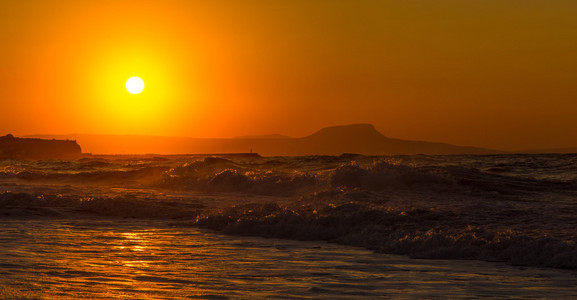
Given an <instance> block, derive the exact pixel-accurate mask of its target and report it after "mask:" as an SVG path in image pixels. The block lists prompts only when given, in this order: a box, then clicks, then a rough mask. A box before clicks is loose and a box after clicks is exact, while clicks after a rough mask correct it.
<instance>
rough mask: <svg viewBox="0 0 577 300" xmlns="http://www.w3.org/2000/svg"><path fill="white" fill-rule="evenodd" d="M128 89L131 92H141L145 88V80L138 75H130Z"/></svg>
mask: <svg viewBox="0 0 577 300" xmlns="http://www.w3.org/2000/svg"><path fill="white" fill-rule="evenodd" d="M126 89H127V90H128V92H129V93H131V94H140V92H142V90H143V89H144V81H142V79H140V77H138V76H134V77H130V78H128V80H127V81H126Z"/></svg>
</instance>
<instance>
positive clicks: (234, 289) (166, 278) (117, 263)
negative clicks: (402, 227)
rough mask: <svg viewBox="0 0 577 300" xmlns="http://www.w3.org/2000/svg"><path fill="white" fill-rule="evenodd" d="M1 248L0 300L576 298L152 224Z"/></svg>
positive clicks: (50, 234) (360, 255)
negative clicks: (73, 299)
mask: <svg viewBox="0 0 577 300" xmlns="http://www.w3.org/2000/svg"><path fill="white" fill-rule="evenodd" d="M143 223H146V224H143ZM0 241H1V242H2V243H0V275H1V276H0V298H14V297H16V296H17V297H21V298H22V297H24V298H33V299H35V298H55V299H56V298H58V299H62V298H93V299H110V298H128V299H133V298H136V299H142V298H184V297H189V298H195V297H198V298H276V297H281V298H286V297H289V298H290V297H296V298H300V297H313V298H319V297H320V298H333V297H339V298H358V297H363V298H372V297H379V296H383V295H387V296H395V295H396V296H402V297H418V298H422V297H425V298H427V297H455V298H462V297H499V298H523V297H534V296H542V297H555V296H567V295H571V296H577V291H576V290H575V288H574V287H575V286H577V276H576V274H575V272H568V271H567V272H564V271H559V270H552V269H538V268H516V267H511V266H508V265H505V264H492V263H484V262H475V261H446V260H413V259H408V258H405V257H399V256H389V255H381V254H374V253H372V252H370V251H367V250H363V249H358V248H351V247H345V246H339V245H333V244H327V243H317V242H299V241H289V240H275V239H262V238H250V237H231V236H222V235H217V234H213V233H209V232H205V231H200V230H198V229H194V228H172V227H168V226H166V225H164V224H162V223H155V222H153V221H111V220H109V221H74V220H72V221H71V220H68V221H58V220H51V221H48V220H46V221H25V220H12V221H0ZM22 295H23V296H22Z"/></svg>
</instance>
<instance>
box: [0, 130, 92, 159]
mask: <svg viewBox="0 0 577 300" xmlns="http://www.w3.org/2000/svg"><path fill="white" fill-rule="evenodd" d="M80 157H82V150H81V149H80V145H78V143H77V142H76V141H73V140H56V139H52V140H45V139H38V138H17V137H14V136H13V135H11V134H8V135H6V136H2V137H0V159H32V160H44V159H77V158H80Z"/></svg>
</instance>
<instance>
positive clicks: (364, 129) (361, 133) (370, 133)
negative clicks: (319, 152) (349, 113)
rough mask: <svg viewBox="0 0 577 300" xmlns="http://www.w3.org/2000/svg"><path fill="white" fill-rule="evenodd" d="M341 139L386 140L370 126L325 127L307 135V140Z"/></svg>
mask: <svg viewBox="0 0 577 300" xmlns="http://www.w3.org/2000/svg"><path fill="white" fill-rule="evenodd" d="M335 137H339V138H341V139H361V140H377V139H382V138H386V137H385V136H384V135H382V134H381V133H380V132H378V131H377V129H375V126H373V125H372V124H351V125H343V126H332V127H325V128H322V129H321V130H319V131H317V132H315V133H313V134H311V135H309V136H308V137H307V138H314V139H323V138H335Z"/></svg>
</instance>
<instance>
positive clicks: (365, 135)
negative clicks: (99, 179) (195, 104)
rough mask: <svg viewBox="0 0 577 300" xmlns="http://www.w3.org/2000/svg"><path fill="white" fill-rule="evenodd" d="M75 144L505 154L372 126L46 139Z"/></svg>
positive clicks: (134, 149) (147, 149)
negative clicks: (221, 135)
mask: <svg viewBox="0 0 577 300" xmlns="http://www.w3.org/2000/svg"><path fill="white" fill-rule="evenodd" d="M42 137H57V138H70V139H76V140H78V142H79V143H80V144H82V147H83V148H84V149H85V150H86V151H87V152H92V153H103V154H104V153H109V154H143V153H156V154H187V153H195V154H203V153H251V152H252V153H259V154H260V155H263V156H305V155H341V154H343V153H356V154H362V155H413V154H429V155H437V154H497V153H503V152H501V151H496V150H489V149H483V148H477V147H462V146H454V145H450V144H444V143H430V142H421V141H407V140H400V139H394V138H389V137H386V136H384V135H383V134H381V133H380V132H378V131H377V130H376V129H375V127H374V126H373V125H371V124H352V125H344V126H333V127H326V128H323V129H321V130H319V131H317V132H315V133H313V134H311V135H309V136H305V137H301V138H289V137H286V138H278V135H268V136H249V137H240V138H232V139H196V138H176V137H153V136H119V135H68V136H42Z"/></svg>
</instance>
